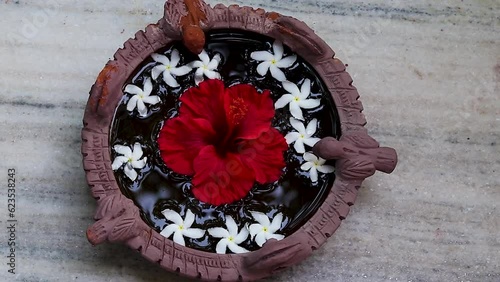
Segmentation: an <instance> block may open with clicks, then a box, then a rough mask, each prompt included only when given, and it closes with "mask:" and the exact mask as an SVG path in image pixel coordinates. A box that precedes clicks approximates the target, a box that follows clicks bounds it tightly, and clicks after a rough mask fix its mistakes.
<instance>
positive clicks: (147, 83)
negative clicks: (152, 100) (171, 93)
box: [144, 78, 153, 97]
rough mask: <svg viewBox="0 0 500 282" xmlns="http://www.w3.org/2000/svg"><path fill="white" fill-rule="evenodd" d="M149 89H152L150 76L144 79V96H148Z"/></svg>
mask: <svg viewBox="0 0 500 282" xmlns="http://www.w3.org/2000/svg"><path fill="white" fill-rule="evenodd" d="M151 91H153V83H152V82H151V78H147V79H146V81H144V96H145V97H147V96H149V95H150V94H151Z"/></svg>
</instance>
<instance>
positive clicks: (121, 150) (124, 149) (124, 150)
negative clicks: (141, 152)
mask: <svg viewBox="0 0 500 282" xmlns="http://www.w3.org/2000/svg"><path fill="white" fill-rule="evenodd" d="M113 149H114V150H115V152H117V153H118V154H120V155H123V156H125V157H127V158H131V157H132V149H130V147H128V146H122V145H115V146H114V147H113Z"/></svg>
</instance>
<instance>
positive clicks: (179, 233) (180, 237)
mask: <svg viewBox="0 0 500 282" xmlns="http://www.w3.org/2000/svg"><path fill="white" fill-rule="evenodd" d="M161 213H162V214H163V215H164V216H165V218H166V219H167V220H169V221H171V222H173V223H172V224H169V225H167V227H165V228H164V229H163V230H162V231H161V233H160V234H161V235H162V236H164V237H166V238H170V236H172V234H174V242H176V243H177V244H179V245H182V246H185V245H186V242H185V241H184V237H188V238H192V239H200V238H201V237H203V236H205V231H203V230H202V229H198V228H191V225H193V223H194V214H193V213H192V212H191V211H190V210H187V212H186V218H185V219H184V220H183V219H182V217H181V216H180V215H179V214H178V213H177V212H175V211H173V210H169V209H166V210H163V211H162V212H161Z"/></svg>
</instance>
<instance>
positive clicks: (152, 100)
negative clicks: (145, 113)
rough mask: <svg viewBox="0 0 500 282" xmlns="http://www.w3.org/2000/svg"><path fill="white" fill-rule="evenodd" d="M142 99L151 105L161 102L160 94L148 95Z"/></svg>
mask: <svg viewBox="0 0 500 282" xmlns="http://www.w3.org/2000/svg"><path fill="white" fill-rule="evenodd" d="M142 101H143V102H144V103H146V104H150V105H156V104H158V103H160V97H158V96H149V97H146V98H144V99H142Z"/></svg>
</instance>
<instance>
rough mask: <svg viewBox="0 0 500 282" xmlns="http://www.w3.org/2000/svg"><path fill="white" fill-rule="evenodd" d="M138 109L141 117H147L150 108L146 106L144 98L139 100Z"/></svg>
mask: <svg viewBox="0 0 500 282" xmlns="http://www.w3.org/2000/svg"><path fill="white" fill-rule="evenodd" d="M137 111H138V112H139V115H140V116H141V117H145V116H146V115H147V114H148V108H146V105H144V102H143V101H142V99H139V100H137Z"/></svg>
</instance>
